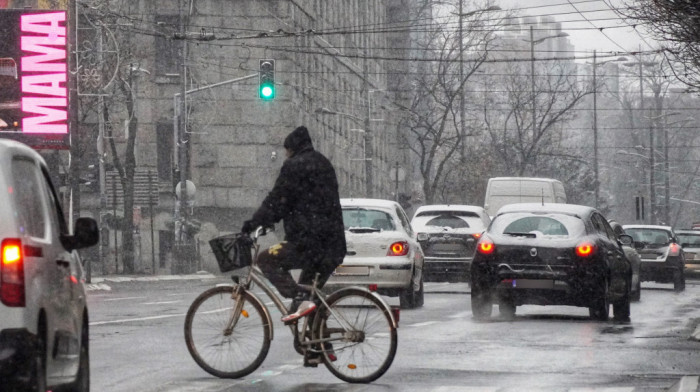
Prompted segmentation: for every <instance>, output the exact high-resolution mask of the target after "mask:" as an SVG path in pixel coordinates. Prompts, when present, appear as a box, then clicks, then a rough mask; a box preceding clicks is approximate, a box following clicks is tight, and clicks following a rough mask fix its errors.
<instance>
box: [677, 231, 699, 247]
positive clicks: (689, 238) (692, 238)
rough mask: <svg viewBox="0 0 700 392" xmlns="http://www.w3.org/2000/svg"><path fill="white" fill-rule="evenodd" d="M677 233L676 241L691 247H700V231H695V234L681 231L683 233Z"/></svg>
mask: <svg viewBox="0 0 700 392" xmlns="http://www.w3.org/2000/svg"><path fill="white" fill-rule="evenodd" d="M677 235H678V241H679V242H680V243H681V244H682V245H686V246H690V247H693V248H700V233H697V234H691V233H683V234H677Z"/></svg>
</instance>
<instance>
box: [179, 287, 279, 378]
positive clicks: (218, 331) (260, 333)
mask: <svg viewBox="0 0 700 392" xmlns="http://www.w3.org/2000/svg"><path fill="white" fill-rule="evenodd" d="M232 294H233V287H231V286H219V287H214V288H211V289H209V290H207V291H205V292H203V293H202V294H200V295H199V297H197V298H196V299H195V300H194V302H192V305H190V308H189V310H188V311H187V316H186V317H185V342H186V343H187V349H188V350H189V352H190V354H191V355H192V358H193V359H194V361H195V362H197V364H198V365H199V366H200V367H201V368H202V369H204V370H205V371H207V372H208V373H209V374H212V375H214V376H216V377H220V378H239V377H243V376H246V375H248V374H250V373H252V372H253V371H254V370H255V369H257V368H258V366H260V364H261V363H262V361H263V360H264V359H265V357H266V356H267V352H268V350H269V349H270V320H269V319H268V317H267V314H266V313H265V312H264V310H263V308H262V306H261V305H260V303H259V302H258V301H257V300H255V299H254V297H253V296H252V295H251V294H249V293H248V292H243V293H242V294H241V295H240V298H241V299H242V301H243V306H242V310H241V312H240V315H239V316H238V320H237V321H236V324H235V327H234V328H233V330H232V331H230V333H229V332H227V331H226V328H227V327H228V326H229V322H230V320H231V317H232V315H233V312H234V310H235V309H236V304H237V302H238V301H237V299H236V298H232Z"/></svg>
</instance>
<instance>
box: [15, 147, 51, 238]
mask: <svg viewBox="0 0 700 392" xmlns="http://www.w3.org/2000/svg"><path fill="white" fill-rule="evenodd" d="M38 169H39V168H38V167H37V165H36V163H34V162H33V161H32V160H29V159H24V158H16V159H14V160H13V162H12V177H13V178H14V180H15V181H14V184H13V187H12V188H11V191H10V193H12V194H13V195H14V202H15V206H16V210H17V220H18V223H19V231H20V232H21V233H23V234H26V235H29V236H31V237H36V238H46V223H47V222H46V214H47V212H46V205H45V204H44V201H43V199H42V197H41V195H42V194H43V189H42V187H41V185H40V183H39V178H40V177H39V170H38Z"/></svg>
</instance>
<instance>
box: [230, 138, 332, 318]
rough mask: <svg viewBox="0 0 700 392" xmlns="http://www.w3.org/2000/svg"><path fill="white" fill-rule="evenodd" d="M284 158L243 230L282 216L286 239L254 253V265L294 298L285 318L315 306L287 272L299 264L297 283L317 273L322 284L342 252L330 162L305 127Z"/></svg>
mask: <svg viewBox="0 0 700 392" xmlns="http://www.w3.org/2000/svg"><path fill="white" fill-rule="evenodd" d="M284 148H285V151H286V154H287V159H286V160H285V161H284V164H283V165H282V169H281V170H280V174H279V176H278V177H277V180H276V181H275V185H274V187H273V188H272V190H271V191H270V193H269V194H268V195H267V197H266V198H265V200H264V201H263V202H262V205H260V207H259V208H258V210H257V211H256V212H255V213H254V214H253V217H252V218H251V219H250V220H247V221H245V223H244V224H243V227H242V228H241V232H244V233H250V232H252V231H253V230H255V228H256V227H258V226H270V225H272V224H274V223H277V222H279V221H280V220H283V221H284V231H285V241H283V242H280V243H279V244H275V245H273V246H271V247H270V248H269V249H267V250H264V251H262V252H261V253H260V255H259V256H258V266H259V267H260V269H261V270H262V271H263V273H264V274H265V276H266V277H267V278H268V279H269V280H270V283H272V285H274V286H275V287H276V288H277V290H278V291H279V293H280V294H281V295H282V296H284V297H287V298H293V300H292V304H291V306H290V314H289V315H287V316H285V317H283V318H282V321H283V322H285V323H290V322H293V321H294V320H296V319H298V318H300V317H303V316H306V315H308V314H309V313H311V312H312V311H313V310H314V309H316V306H317V305H316V303H314V302H313V301H310V300H309V293H308V292H306V291H304V290H301V289H300V287H299V286H298V284H297V282H295V281H294V278H293V277H292V275H291V274H290V272H289V270H291V269H301V275H300V277H299V283H300V284H305V285H310V284H312V282H313V279H314V276H315V275H316V273H318V274H319V281H318V282H317V287H319V288H321V287H323V284H324V283H326V281H327V280H328V278H329V277H330V276H331V274H332V273H333V271H334V270H335V268H336V267H337V266H338V265H340V264H341V263H342V262H343V257H344V256H345V253H346V248H345V228H344V225H343V216H342V210H341V207H340V196H339V195H338V180H337V177H336V174H335V170H334V169H333V166H332V165H331V163H330V161H329V160H328V159H327V158H326V157H325V156H323V155H322V154H321V153H319V152H318V151H316V150H315V149H314V148H313V144H312V142H311V137H310V136H309V131H308V130H307V129H306V127H304V126H300V127H297V128H296V129H294V131H292V132H291V133H290V134H289V135H288V136H287V137H286V139H285V140H284Z"/></svg>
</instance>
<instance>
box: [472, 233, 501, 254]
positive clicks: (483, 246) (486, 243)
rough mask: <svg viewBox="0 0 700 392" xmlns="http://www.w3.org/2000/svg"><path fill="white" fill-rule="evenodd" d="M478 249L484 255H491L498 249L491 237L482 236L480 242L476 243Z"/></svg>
mask: <svg viewBox="0 0 700 392" xmlns="http://www.w3.org/2000/svg"><path fill="white" fill-rule="evenodd" d="M476 250H477V251H479V253H481V254H482V255H490V254H492V253H493V252H494V251H495V250H496V245H494V243H493V241H491V240H490V239H489V238H486V237H481V239H480V240H479V243H478V244H476Z"/></svg>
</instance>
